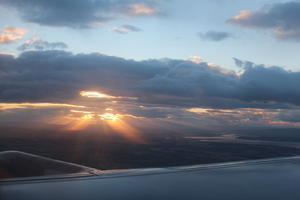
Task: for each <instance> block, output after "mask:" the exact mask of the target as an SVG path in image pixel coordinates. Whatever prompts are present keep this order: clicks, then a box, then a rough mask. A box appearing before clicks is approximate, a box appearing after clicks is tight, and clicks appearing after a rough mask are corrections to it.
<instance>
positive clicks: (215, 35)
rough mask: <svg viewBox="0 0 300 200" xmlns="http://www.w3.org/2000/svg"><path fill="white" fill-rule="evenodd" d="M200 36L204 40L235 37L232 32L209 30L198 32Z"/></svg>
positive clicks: (220, 39)
mask: <svg viewBox="0 0 300 200" xmlns="http://www.w3.org/2000/svg"><path fill="white" fill-rule="evenodd" d="M198 36H199V37H200V38H201V39H202V40H210V41H216V42H217V41H222V40H225V39H227V38H232V37H233V36H232V35H231V34H230V33H227V32H224V31H208V32H205V33H198Z"/></svg>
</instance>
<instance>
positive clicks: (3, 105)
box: [0, 103, 84, 110]
mask: <svg viewBox="0 0 300 200" xmlns="http://www.w3.org/2000/svg"><path fill="white" fill-rule="evenodd" d="M37 107H38V108H43V107H45V108H47V107H73V108H84V106H78V105H72V104H59V103H0V110H9V109H18V108H19V109H20V108H37Z"/></svg>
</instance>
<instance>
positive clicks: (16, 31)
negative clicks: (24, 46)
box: [0, 27, 27, 43]
mask: <svg viewBox="0 0 300 200" xmlns="http://www.w3.org/2000/svg"><path fill="white" fill-rule="evenodd" d="M26 32H27V30H26V29H24V28H16V27H6V28H5V29H3V30H2V31H0V43H10V42H12V41H15V40H19V39H22V38H23V36H24V35H25V33H26Z"/></svg>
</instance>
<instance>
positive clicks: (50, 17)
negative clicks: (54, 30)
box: [0, 0, 159, 28]
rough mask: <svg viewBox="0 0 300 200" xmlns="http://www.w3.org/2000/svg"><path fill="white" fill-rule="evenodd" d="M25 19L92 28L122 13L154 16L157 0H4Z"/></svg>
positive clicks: (5, 4) (39, 22) (40, 22)
mask: <svg viewBox="0 0 300 200" xmlns="http://www.w3.org/2000/svg"><path fill="white" fill-rule="evenodd" d="M0 5H3V6H8V7H12V8H15V9H16V10H17V11H18V12H19V13H20V15H21V17H22V19H24V20H25V21H28V22H32V23H37V24H40V25H46V26H64V27H71V28H89V27H91V26H93V25H95V24H102V23H105V22H107V21H109V20H112V19H115V18H120V17H122V16H146V15H155V14H157V13H158V12H159V11H158V9H157V7H156V1H155V0H114V1H107V0H1V1H0Z"/></svg>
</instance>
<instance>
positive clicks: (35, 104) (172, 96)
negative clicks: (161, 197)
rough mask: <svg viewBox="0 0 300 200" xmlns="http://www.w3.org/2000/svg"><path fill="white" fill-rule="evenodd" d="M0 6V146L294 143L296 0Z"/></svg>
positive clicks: (155, 148) (89, 155) (247, 153)
mask: <svg viewBox="0 0 300 200" xmlns="http://www.w3.org/2000/svg"><path fill="white" fill-rule="evenodd" d="M0 18H1V20H0V140H1V141H0V143H1V144H0V146H1V147H0V150H14V149H16V150H23V151H27V152H31V153H39V154H42V155H46V156H52V157H54V158H59V159H63V160H68V161H76V162H80V163H82V164H87V165H90V166H92V167H98V168H101V167H103V168H120V167H132V166H133V167H148V166H158V165H159V166H161V165H181V164H194V163H204V162H215V161H227V160H238V159H252V158H260V157H277V156H284V155H296V154H299V152H300V150H299V147H300V146H299V144H300V143H299V142H300V135H299V134H300V129H299V128H300V89H299V84H300V72H299V63H300V57H299V56H298V53H299V52H300V21H299V18H300V1H296V0H295V1H286V0H272V1H271V0H253V1H241V0H224V1H221V0H187V1H180V0H0ZM119 143H120V144H119ZM93 145H94V146H93ZM171 151H172V152H173V153H172V152H171ZM120 152H122V153H124V154H126V155H125V156H123V155H119V154H122V153H120ZM170 152H171V153H170ZM178 152H180V153H179V154H178V155H177V156H178V160H176V159H175V158H174V155H176V154H177V153H178ZM70 155H72V156H70ZM112 155H113V156H114V157H113V156H112ZM132 155H134V156H136V157H131V156H132ZM153 156H154V157H155V158H156V157H159V156H161V158H160V159H161V160H160V164H157V163H159V162H157V161H153V162H151V161H149V160H147V161H144V160H143V159H148V158H151V159H152V158H153V160H155V159H154V157H153ZM164 156H165V157H166V158H164ZM172 156H173V157H172ZM181 156H182V158H181ZM171 157H172V159H171V160H170V158H171ZM180 158H181V161H182V159H183V160H184V161H183V162H180ZM208 158H209V159H208ZM227 158H228V159H227ZM151 159H150V160H151ZM168 159H169V160H168ZM91 160H93V161H91ZM95 160H98V161H97V162H100V160H101V163H100V164H99V163H95ZM116 160H117V162H118V163H117V164H116ZM162 160H164V161H162ZM167 160H168V162H167Z"/></svg>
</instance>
